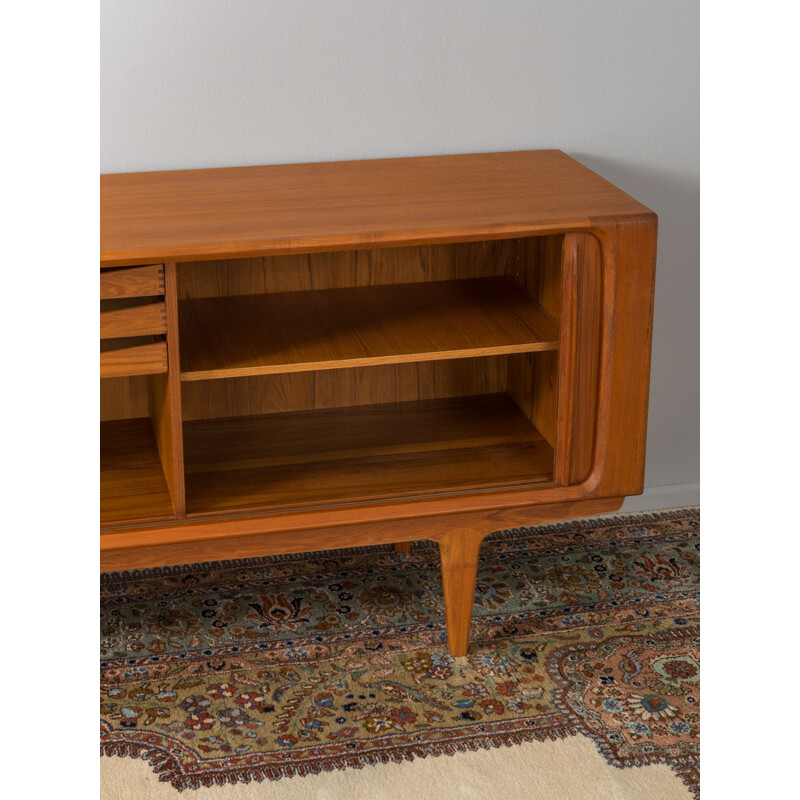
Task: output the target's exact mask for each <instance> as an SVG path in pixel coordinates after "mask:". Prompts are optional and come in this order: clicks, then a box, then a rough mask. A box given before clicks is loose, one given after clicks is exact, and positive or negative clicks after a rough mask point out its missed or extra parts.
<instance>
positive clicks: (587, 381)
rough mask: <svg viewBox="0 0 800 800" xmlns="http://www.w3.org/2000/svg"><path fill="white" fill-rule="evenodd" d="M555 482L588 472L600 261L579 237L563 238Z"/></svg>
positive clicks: (593, 243) (590, 240) (576, 479)
mask: <svg viewBox="0 0 800 800" xmlns="http://www.w3.org/2000/svg"><path fill="white" fill-rule="evenodd" d="M563 273H564V296H563V300H562V310H561V313H560V314H559V317H560V319H561V320H562V321H563V324H562V327H561V340H560V344H559V361H558V365H557V367H556V369H557V370H558V384H559V387H560V390H559V393H558V430H559V439H558V443H557V445H556V447H555V450H556V469H555V479H556V481H557V482H559V483H564V484H569V483H580V482H581V481H582V480H583V479H584V478H586V476H587V475H588V474H589V472H590V470H591V468H592V456H593V453H594V446H595V425H596V421H597V385H598V377H599V372H600V332H601V324H602V297H603V292H602V256H601V252H600V245H599V242H598V241H597V239H596V238H595V237H594V236H592V235H590V234H585V233H571V234H567V235H566V236H565V237H564V249H563Z"/></svg>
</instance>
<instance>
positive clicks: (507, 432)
mask: <svg viewBox="0 0 800 800" xmlns="http://www.w3.org/2000/svg"><path fill="white" fill-rule="evenodd" d="M184 447H185V456H186V472H187V476H186V496H187V511H188V513H189V514H190V515H192V514H210V513H226V512H228V513H230V512H231V511H233V510H237V509H254V508H260V509H268V508H282V507H283V508H286V507H303V506H310V505H315V504H317V505H318V504H327V505H330V504H332V503H343V502H354V501H358V500H363V499H365V498H372V499H378V498H387V497H398V496H408V495H415V494H420V493H423V494H424V493H431V492H447V491H464V490H467V489H476V488H486V487H491V486H503V485H515V484H535V483H546V482H548V481H550V480H552V467H553V462H552V457H553V454H552V449H551V448H550V446H549V445H548V444H547V443H546V442H544V441H543V440H542V438H541V437H540V436H539V434H538V433H537V432H536V430H535V429H534V428H533V427H532V426H531V424H530V422H529V421H528V420H527V419H526V418H525V416H524V415H523V414H522V413H520V411H519V409H518V408H517V407H516V406H515V405H514V403H513V401H512V400H511V399H510V398H509V397H508V396H506V395H492V396H487V397H474V398H453V399H447V400H431V401H425V402H419V403H396V404H387V405H384V406H366V407H363V408H345V409H334V410H330V411H313V412H299V413H293V414H269V415H264V416H261V417H245V418H234V419H225V420H205V421H197V422H191V423H187V424H186V426H185V430H184Z"/></svg>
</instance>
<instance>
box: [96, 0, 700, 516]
mask: <svg viewBox="0 0 800 800" xmlns="http://www.w3.org/2000/svg"><path fill="white" fill-rule="evenodd" d="M101 9H102V11H101V15H102V39H101V42H102V61H101V84H102V87H101V89H102V96H101V125H102V128H101V136H102V155H101V169H102V171H103V172H130V171H138V170H160V169H180V168H188V167H212V166H230V165H247V164H273V163H290V162H299V161H327V160H334V159H348V158H370V157H381V156H402V155H430V154H444V153H460V152H479V151H491V150H520V149H535V148H548V147H557V148H560V149H562V150H564V151H566V152H567V153H569V154H570V155H572V156H574V157H576V158H578V159H579V160H580V161H582V162H583V163H584V164H586V165H587V166H589V167H591V168H592V169H594V170H596V171H597V172H599V173H600V174H601V175H603V176H604V177H606V178H608V179H609V180H611V181H612V182H614V183H616V184H617V185H619V186H620V187H622V188H623V189H625V190H626V191H628V192H629V193H630V194H632V195H634V196H635V197H636V198H637V199H639V200H641V201H642V202H643V203H645V204H646V205H648V206H650V207H651V208H652V209H653V210H654V211H656V213H658V215H659V218H660V234H659V259H658V282H657V290H656V317H655V332H654V349H653V372H652V394H651V398H652V399H651V411H650V426H649V432H648V464H647V478H646V483H647V486H648V488H649V491H648V493H647V494H646V495H645V498H643V499H639V500H638V501H633V504H634V505H629V507H634V506H635V507H656V506H659V505H662V506H663V505H675V504H679V503H683V502H695V501H696V500H697V492H698V491H699V484H698V481H699V454H698V433H699V403H698V392H699V354H698V339H699V312H698V306H699V303H698V294H699V277H698V272H699V269H698V263H699V63H698V62H699V58H698V55H699V4H698V2H697V0H670V2H661V0H523V1H519V2H518V1H517V0H483V1H482V2H481V1H480V0H462V1H461V2H453V1H452V0H424V1H423V2H419V0H403V2H399V3H398V2H389V0H386V1H385V2H380V1H379V0H327V1H326V0H315V1H313V0H136V2H130V0H103V3H102V4H101ZM667 487H670V488H667Z"/></svg>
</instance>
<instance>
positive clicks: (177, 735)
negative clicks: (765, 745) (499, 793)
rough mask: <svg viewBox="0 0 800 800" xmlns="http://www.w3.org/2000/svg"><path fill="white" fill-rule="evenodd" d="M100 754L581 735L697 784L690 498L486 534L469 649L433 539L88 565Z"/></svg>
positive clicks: (357, 759) (315, 767)
mask: <svg viewBox="0 0 800 800" xmlns="http://www.w3.org/2000/svg"><path fill="white" fill-rule="evenodd" d="M101 586H102V601H101V630H102V642H101V749H102V753H103V754H105V755H106V756H132V757H135V758H141V759H145V760H146V761H147V762H148V763H149V764H150V766H151V768H152V769H153V770H154V771H155V772H156V773H158V775H159V777H160V779H161V780H162V781H168V782H170V783H171V784H172V785H173V786H174V787H175V788H176V789H178V790H184V789H195V788H199V787H202V786H210V785H214V784H225V783H235V782H249V781H251V780H259V781H260V780H264V779H270V780H275V779H281V778H282V779H286V778H287V777H288V776H300V775H308V774H311V773H319V772H321V771H326V770H336V769H344V768H350V767H362V766H364V765H367V764H375V763H381V762H402V761H403V760H406V759H412V758H418V757H424V756H438V755H445V754H453V753H456V752H459V751H470V750H478V749H480V748H493V747H496V746H499V745H513V744H517V743H522V742H526V741H532V740H546V739H557V738H559V737H571V736H574V735H576V734H583V735H584V736H587V737H589V739H590V740H591V741H592V742H593V743H594V745H595V746H596V747H597V749H598V750H599V752H600V753H601V754H602V756H603V757H604V758H605V759H606V761H607V762H608V763H609V764H611V765H614V766H616V767H620V768H627V767H633V766H641V765H644V764H665V765H668V766H669V767H670V768H671V769H672V770H674V772H675V773H677V774H678V775H679V776H680V778H681V779H682V780H683V782H684V784H685V785H686V786H687V787H688V789H689V790H690V791H691V793H692V794H693V795H694V796H695V797H697V796H698V793H699V700H700V683H699V663H698V659H699V511H698V510H697V509H680V510H673V511H665V512H659V513H653V514H644V515H641V514H640V515H613V516H609V517H606V518H602V519H598V518H594V519H591V520H583V521H576V522H570V523H560V524H552V525H544V526H539V527H535V528H519V529H513V530H507V531H501V532H498V533H494V534H492V535H491V536H490V537H489V538H487V539H486V540H485V542H484V544H483V547H482V550H481V564H480V572H479V575H478V586H477V591H476V599H475V607H474V622H473V629H472V630H473V641H472V645H471V647H470V653H469V655H468V656H466V657H464V658H459V659H453V658H451V656H450V655H449V654H448V652H447V647H446V635H445V628H444V608H443V602H442V591H441V578H440V574H439V559H438V551H437V547H436V545H435V544H434V543H429V542H417V543H415V544H414V545H413V547H412V550H411V553H410V555H407V556H404V555H400V554H398V553H396V552H394V550H393V549H392V548H390V547H388V546H379V547H374V548H358V549H351V550H339V551H328V552H321V553H312V554H305V555H298V556H281V557H269V558H260V559H249V560H240V561H227V562H219V563H213V564H212V563H207V564H195V565H191V566H182V567H175V568H164V569H152V570H142V571H137V572H128V573H113V574H107V575H103V576H102V579H101Z"/></svg>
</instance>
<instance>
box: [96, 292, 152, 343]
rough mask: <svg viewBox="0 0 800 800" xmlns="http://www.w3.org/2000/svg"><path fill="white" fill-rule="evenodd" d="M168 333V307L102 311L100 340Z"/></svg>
mask: <svg viewBox="0 0 800 800" xmlns="http://www.w3.org/2000/svg"><path fill="white" fill-rule="evenodd" d="M166 332H167V313H166V305H165V304H164V301H163V300H159V301H157V302H155V303H146V304H144V305H137V306H131V307H128V308H125V307H122V308H111V309H106V310H102V309H101V311H100V338H101V339H114V338H118V337H124V336H148V335H151V334H153V335H155V334H161V333H166Z"/></svg>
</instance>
